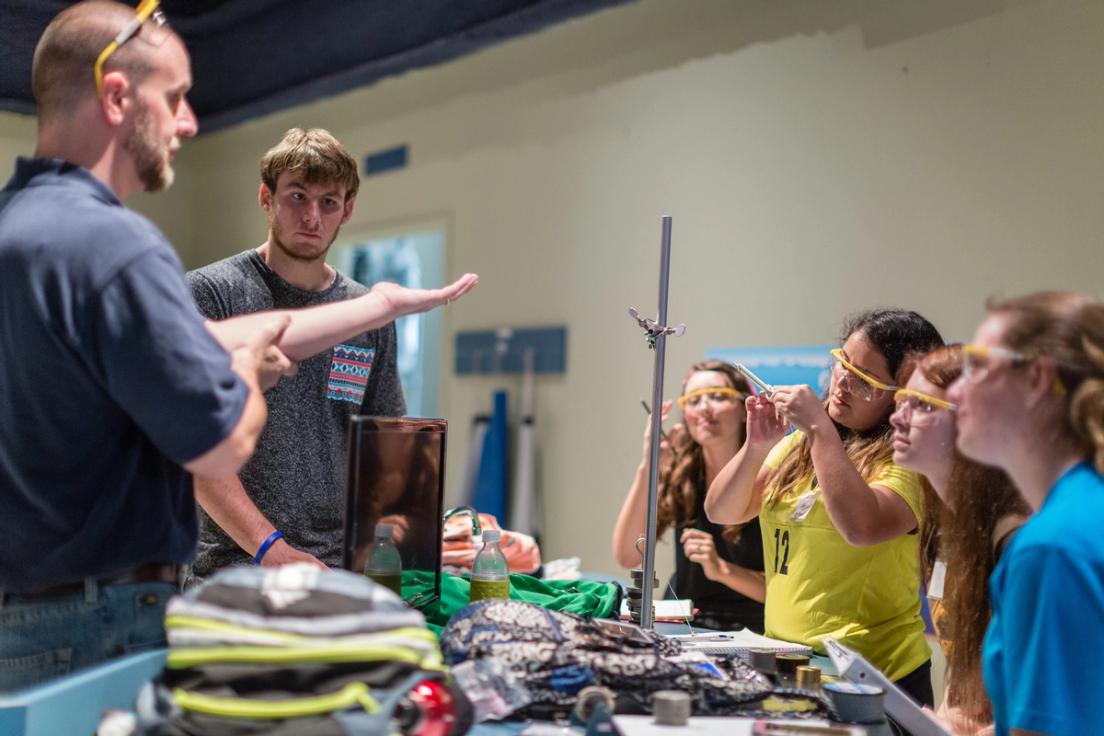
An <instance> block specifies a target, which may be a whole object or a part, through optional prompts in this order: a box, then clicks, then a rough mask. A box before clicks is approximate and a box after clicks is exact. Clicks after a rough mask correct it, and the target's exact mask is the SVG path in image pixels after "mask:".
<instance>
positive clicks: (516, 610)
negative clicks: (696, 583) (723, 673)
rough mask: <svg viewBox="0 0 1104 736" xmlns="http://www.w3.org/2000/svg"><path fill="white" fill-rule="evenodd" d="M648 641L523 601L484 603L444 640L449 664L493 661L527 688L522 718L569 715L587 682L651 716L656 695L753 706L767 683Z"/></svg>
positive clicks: (708, 704) (714, 709) (713, 708)
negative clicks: (719, 671) (717, 671)
mask: <svg viewBox="0 0 1104 736" xmlns="http://www.w3.org/2000/svg"><path fill="white" fill-rule="evenodd" d="M645 633H646V635H647V636H646V640H642V639H636V638H631V637H630V636H628V635H625V634H620V633H615V632H611V631H609V630H607V629H605V628H602V627H600V626H599V625H598V624H596V623H594V622H593V621H592V620H589V619H585V618H582V617H579V616H574V615H572V614H567V613H560V612H557V611H548V610H545V609H543V608H540V607H539V606H535V605H532V604H530V603H523V602H521V601H508V600H493V601H480V602H479V603H475V604H472V605H470V606H468V607H467V608H465V609H463V610H461V611H459V612H458V613H457V614H456V615H454V616H453V617H452V620H451V621H450V622H449V625H448V626H447V627H446V628H445V630H444V632H443V634H442V635H441V650H442V652H443V653H444V656H445V661H446V662H447V663H448V664H450V665H455V664H458V663H460V662H463V661H465V660H468V659H479V658H483V657H494V658H496V659H498V660H500V661H501V662H503V663H504V664H505V665H506V666H507V668H508V669H509V670H510V671H511V673H512V674H513V675H514V676H515V677H516V678H517V679H518V680H520V681H521V682H523V683H524V684H525V686H526V687H528V688H529V691H530V695H531V696H532V702H531V704H530V705H529V706H527V707H526V708H525V709H524V710H522V711H521V712H520V713H519V714H518V715H521V716H525V717H537V718H549V717H554V716H559V715H563V714H566V713H567V712H568V711H570V710H571V708H572V707H574V705H575V700H576V695H577V694H578V693H579V691H580V690H582V689H583V688H584V687H586V686H588V685H602V686H605V687H608V688H610V689H611V690H612V691H613V692H615V693H616V694H617V711H618V712H630V713H631V712H637V713H639V712H647V711H649V710H650V704H651V698H652V695H654V694H655V693H656V692H657V691H659V690H682V691H684V692H687V693H689V694H690V698H691V703H692V710H693V713H694V714H696V715H728V714H732V713H736V712H737V711H741V710H743V709H745V708H749V707H750V708H755V707H756V706H757V705H758V703H759V701H761V700H762V699H763V698H764V697H766V696H767V695H768V694H769V693H770V692H771V685H770V683H769V682H768V681H767V680H766V678H764V677H763V676H762V675H761V674H759V673H758V672H756V671H755V670H754V669H752V668H751V667H750V666H748V665H747V664H745V663H744V662H742V661H739V660H735V661H733V662H732V663H731V664H730V666H729V675H730V677H729V678H728V679H722V678H720V677H717V676H716V675H714V674H711V673H710V672H708V671H707V670H705V669H701V668H699V667H697V666H695V665H694V664H691V663H686V662H675V661H672V660H671V659H670V657H675V656H677V655H679V654H680V647H679V644H678V643H676V642H675V641H673V640H671V639H665V638H663V637H660V636H658V635H656V634H654V633H652V632H645Z"/></svg>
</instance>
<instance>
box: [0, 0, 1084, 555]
mask: <svg viewBox="0 0 1104 736" xmlns="http://www.w3.org/2000/svg"><path fill="white" fill-rule="evenodd" d="M1102 33H1104V4H1102V3H1099V2H1096V1H1095V0H1081V1H1077V0H1063V1H1062V2H1027V1H1016V0H1006V1H1004V2H1000V1H997V0H975V1H969V2H968V1H966V0H944V1H936V2H929V1H925V2H917V1H914V2H911V3H907V4H906V3H871V2H866V1H858V0H855V1H853V2H847V1H840V2H833V3H825V2H820V1H819V0H809V1H808V2H785V1H783V2H778V1H776V2H763V1H761V0H760V1H758V2H752V1H750V0H741V1H739V2H736V1H733V2H721V1H719V0H680V1H679V2H671V1H670V0H643V1H642V2H638V3H635V4H632V5H629V6H626V7H623V8H619V9H614V10H611V11H607V12H603V13H599V14H597V15H594V16H591V17H588V18H585V19H582V20H579V21H576V22H572V23H569V24H566V25H562V26H558V27H555V28H552V29H550V30H548V31H546V32H544V33H541V34H538V35H536V36H532V37H528V38H522V39H519V40H516V41H513V42H510V43H507V44H504V45H501V46H497V47H494V48H492V49H489V50H486V51H484V52H481V53H479V54H476V55H474V56H470V57H467V58H464V59H461V60H459V61H456V62H453V63H451V64H447V65H444V66H441V67H436V68H432V69H428V70H423V71H418V72H414V73H410V74H406V75H404V76H402V77H399V78H397V79H391V80H387V81H384V82H383V83H380V84H378V85H375V86H373V87H371V88H369V89H366V90H362V91H358V92H355V93H351V94H347V95H344V96H341V97H338V98H335V99H330V100H327V101H325V102H322V103H318V104H313V105H310V106H306V107H302V108H299V109H295V110H292V111H289V112H285V113H281V114H278V115H274V116H271V117H268V118H265V119H263V120H260V121H256V122H253V123H249V124H246V125H243V126H239V127H237V128H234V129H231V130H228V131H224V132H218V133H213V134H210V135H206V136H203V137H201V138H200V139H198V140H197V141H194V142H192V143H190V144H188V145H187V146H186V147H185V149H184V151H183V152H182V155H181V156H180V159H179V164H180V165H179V169H180V171H179V179H180V186H179V187H178V188H174V190H173V192H172V193H170V194H168V195H161V196H159V197H157V198H142V199H140V200H139V199H138V198H136V200H135V204H136V205H137V206H139V207H141V208H143V209H146V210H147V211H148V212H150V214H151V215H152V216H153V217H154V218H155V219H156V220H157V221H158V222H159V223H161V224H162V225H163V227H164V228H165V230H166V231H167V232H168V233H169V235H170V237H171V238H172V239H173V240H174V241H175V242H176V243H177V245H178V246H179V247H180V250H181V253H182V257H183V259H184V261H185V263H186V264H187V265H189V266H196V265H200V264H203V263H205V262H208V261H210V260H213V259H216V258H219V257H223V256H225V255H229V254H231V253H234V252H236V251H239V250H241V249H243V248H245V247H248V246H252V245H255V244H257V243H259V242H260V241H261V240H262V239H263V237H264V222H263V219H262V217H261V215H260V213H259V212H258V210H257V207H256V187H257V175H256V161H257V159H258V158H259V156H260V155H261V153H262V152H263V151H264V150H265V149H266V148H267V147H268V146H269V145H271V144H272V143H273V142H274V141H275V140H276V139H277V138H278V137H279V135H280V134H281V133H282V131H283V130H285V129H286V128H287V127H290V126H292V125H308V126H314V125H317V126H323V127H327V128H329V129H331V130H332V131H333V132H334V133H335V134H336V135H337V136H338V137H339V138H341V139H342V140H343V141H344V142H345V143H346V144H347V145H348V146H349V147H350V149H351V150H352V151H353V152H354V154H356V155H358V156H360V155H363V154H364V153H368V152H372V151H375V150H378V149H381V148H385V147H389V146H392V145H396V144H400V143H405V144H408V145H409V146H410V158H411V160H410V166H409V167H408V168H407V169H405V170H403V171H401V172H397V173H392V174H387V175H384V176H380V177H378V178H372V179H368V180H366V181H365V182H364V185H363V187H362V190H361V192H362V194H361V196H360V198H359V201H358V209H357V212H356V214H355V216H354V220H353V222H352V223H351V224H350V226H349V227H348V228H347V229H348V230H356V231H360V232H363V231H368V230H372V229H374V228H388V227H392V226H396V225H401V224H402V223H404V222H410V221H416V220H422V219H424V218H438V217H439V218H444V219H445V221H447V222H448V223H449V243H448V248H449V255H448V257H449V271H450V273H452V274H458V273H460V272H461V271H463V270H474V271H478V272H479V273H480V275H481V277H482V283H481V284H480V286H479V287H478V289H477V291H476V292H474V293H473V294H472V295H470V296H469V297H467V298H466V299H465V300H464V301H463V302H461V303H460V304H458V305H456V306H453V307H450V308H449V309H448V310H447V313H446V315H445V329H446V332H447V336H446V341H447V344H446V345H445V346H444V352H443V355H444V365H443V366H442V380H443V391H442V408H443V411H442V413H443V415H444V416H445V417H447V418H448V419H449V420H451V421H452V423H453V433H452V437H450V443H449V444H450V465H449V475H450V480H451V483H450V485H453V486H454V485H455V482H456V481H457V479H458V478H459V474H460V469H461V467H462V460H463V457H464V454H465V450H466V439H467V438H466V427H467V424H468V421H469V418H470V417H471V415H472V414H473V413H475V412H478V411H482V410H485V408H486V406H487V404H488V394H489V391H490V390H491V388H492V387H494V386H496V385H499V384H503V385H506V386H508V387H511V388H514V387H516V385H517V384H516V382H514V381H513V380H511V379H506V380H504V381H497V380H493V379H480V378H475V379H473V378H457V377H454V376H453V375H452V371H451V360H452V344H453V343H452V341H453V334H454V332H455V331H456V330H458V329H477V328H488V327H493V326H498V325H503V324H507V325H540V324H559V323H562V324H566V325H568V328H569V341H570V344H569V370H568V372H567V374H566V375H564V376H559V377H553V378H547V379H542V380H541V381H540V382H539V390H538V402H539V412H538V425H537V426H538V435H539V441H540V445H541V456H542V458H541V474H540V479H541V485H542V487H543V490H544V493H545V495H546V502H545V504H546V510H547V514H548V519H549V523H548V533H547V539H546V543H545V548H544V552H545V556H546V557H547V558H553V557H558V556H564V555H570V554H578V555H580V556H581V557H582V558H583V563H584V566H585V567H586V568H588V569H592V570H607V571H613V570H614V569H615V568H614V564H613V561H612V559H611V555H610V552H609V536H610V530H611V527H612V524H613V520H614V518H615V515H616V513H617V510H618V508H619V506H620V503H621V499H622V496H623V493H624V491H625V487H626V484H627V483H628V481H629V479H630V477H631V475H632V471H633V469H634V467H635V465H636V463H637V461H638V458H639V453H640V432H641V429H642V424H643V419H644V417H643V412H642V411H641V410H640V407H639V405H638V398H639V397H640V396H642V395H647V394H648V392H649V391H650V381H651V369H652V366H651V354H650V353H649V352H648V351H647V350H646V349H645V348H644V346H643V340H642V338H641V335H640V333H639V331H638V330H637V328H636V327H635V326H633V324H632V323H631V322H630V321H629V319H628V317H627V316H626V313H625V309H626V307H628V306H629V305H635V306H637V307H640V308H642V309H643V310H644V311H646V312H650V313H654V311H655V285H656V277H657V261H658V243H659V218H660V216H661V215H663V214H670V215H672V216H674V247H673V258H672V277H671V316H672V318H673V320H674V321H685V322H686V323H687V324H688V325H689V328H688V331H687V334H686V336H685V337H684V338H681V339H679V340H675V341H672V342H671V343H670V344H669V349H668V375H669V380H668V382H667V389H668V392H669V393H671V392H674V391H675V390H676V389H677V386H678V381H679V379H681V377H682V375H683V371H684V370H685V367H686V366H687V365H688V364H689V363H691V362H692V361H694V360H695V359H697V358H698V357H699V356H701V354H702V353H703V352H704V351H705V350H706V348H707V347H708V346H713V345H769V344H786V343H807V342H824V341H828V340H831V339H832V337H833V335H834V334H835V331H836V330H837V329H838V325H839V323H840V320H841V317H842V316H843V315H844V314H845V313H847V312H849V311H851V310H855V309H859V308H862V307H865V306H871V305H880V304H899V305H903V306H908V307H912V308H916V309H919V310H920V311H922V312H923V313H925V314H926V315H928V316H929V317H930V318H931V319H932V320H933V321H934V322H935V323H936V324H937V325H938V326H939V327H940V328H941V329H942V330H943V331H944V332H945V334H946V335H948V336H953V337H963V336H968V335H969V334H970V332H971V330H972V328H973V325H974V324H975V323H976V322H977V320H978V318H979V317H980V315H981V312H982V308H981V304H982V300H983V298H984V297H985V296H986V295H987V294H990V293H993V292H995V291H1003V292H1006V293H1018V292H1023V291H1026V290H1033V289H1039V288H1043V287H1053V288H1068V289H1080V290H1085V291H1090V292H1093V293H1096V294H1101V293H1102V292H1104V289H1102V288H1101V283H1102V277H1104V258H1102V257H1101V239H1102V233H1104V207H1102V206H1101V202H1104V146H1102V145H1101V140H1102V138H1104V95H1101V94H1100V73H1101V70H1102V69H1104V44H1101V43H1100V39H1101V37H1102ZM3 130H5V128H0V131H3ZM305 431H307V430H305ZM670 561H671V553H670V549H669V548H666V549H664V550H663V551H661V553H660V556H659V562H660V569H661V570H662V571H665V570H669V569H670Z"/></svg>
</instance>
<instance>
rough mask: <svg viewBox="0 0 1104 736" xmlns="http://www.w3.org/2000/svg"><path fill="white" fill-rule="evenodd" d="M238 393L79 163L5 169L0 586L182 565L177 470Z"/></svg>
mask: <svg viewBox="0 0 1104 736" xmlns="http://www.w3.org/2000/svg"><path fill="white" fill-rule="evenodd" d="M247 397H248V389H247V388H246V386H245V384H244V383H243V382H242V381H241V380H240V379H239V378H238V377H237V376H236V375H235V374H234V373H233V372H232V371H231V369H230V358H229V356H228V355H227V353H226V352H225V351H224V350H222V348H221V347H219V345H218V344H217V343H216V342H215V340H214V338H212V337H211V335H210V334H209V333H208V332H207V330H206V328H205V327H204V325H203V319H202V317H201V316H200V315H199V312H198V311H197V310H196V308H195V304H194V302H193V301H192V297H191V294H190V293H189V291H188V287H187V284H186V283H185V280H184V271H183V268H182V267H181V265H180V261H179V259H178V258H177V257H176V254H175V253H174V252H173V250H172V248H171V247H170V246H169V244H168V242H166V240H165V238H164V236H162V235H161V233H160V232H159V231H158V230H157V228H156V227H154V225H153V224H152V223H150V222H149V221H148V220H146V219H145V218H143V217H141V216H140V215H138V214H136V213H134V212H132V211H130V210H128V209H127V208H125V207H124V206H123V205H122V203H121V202H120V201H119V200H118V199H117V198H116V197H115V195H114V194H113V193H112V192H111V190H110V189H108V188H107V187H106V186H105V185H104V184H103V183H102V182H100V181H99V180H98V179H96V178H95V177H94V176H92V174H91V173H90V172H89V171H87V170H86V169H83V168H81V167H79V166H75V165H73V164H68V163H65V162H62V161H55V160H48V159H23V158H21V159H19V160H18V161H17V162H16V168H15V173H14V175H13V176H12V179H11V181H10V182H9V183H8V186H7V187H6V188H5V189H4V190H3V191H2V192H0V589H7V590H9V591H21V590H32V589H38V588H42V587H45V586H49V585H53V584H56V583H59V582H66V581H73V580H79V579H81V578H82V577H86V576H100V575H107V574H110V573H113V572H118V571H121V570H125V569H127V568H130V567H133V566H135V565H139V564H142V563H145V562H176V563H183V562H187V561H188V560H190V559H191V557H192V555H193V554H194V552H195V544H196V534H197V525H196V512H195V502H194V499H193V497H192V492H191V477H190V476H189V475H188V473H187V472H186V471H184V469H183V468H182V467H181V465H182V464H183V463H185V462H187V461H189V460H194V459H195V458H197V457H199V456H200V455H202V454H204V453H205V452H207V451H208V450H211V449H212V448H213V447H215V446H216V445H217V444H218V443H219V442H221V441H222V440H223V439H225V438H226V437H227V436H228V435H229V434H230V431H231V430H232V429H233V427H234V426H235V424H236V423H237V421H238V419H239V418H240V416H241V413H242V411H243V408H244V406H245V401H246V398H247Z"/></svg>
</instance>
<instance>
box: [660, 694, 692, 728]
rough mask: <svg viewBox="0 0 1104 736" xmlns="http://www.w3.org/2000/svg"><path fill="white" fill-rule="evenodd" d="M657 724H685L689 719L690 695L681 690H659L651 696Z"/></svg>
mask: <svg viewBox="0 0 1104 736" xmlns="http://www.w3.org/2000/svg"><path fill="white" fill-rule="evenodd" d="M652 711H653V712H654V713H655V722H656V725H658V726H685V725H686V723H687V722H688V721H689V720H690V696H689V695H688V694H687V693H684V692H682V691H681V690H660V691H659V692H658V693H656V694H655V695H653V696H652Z"/></svg>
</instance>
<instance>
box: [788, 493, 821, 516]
mask: <svg viewBox="0 0 1104 736" xmlns="http://www.w3.org/2000/svg"><path fill="white" fill-rule="evenodd" d="M818 496H820V491H809V492H808V493H806V494H805V495H804V496H802V497H801V498H799V499H797V506H795V507H794V510H793V513H792V514H790V518H791V519H793V520H794V521H805V517H806V516H808V515H809V512H810V511H812V509H813V504H815V503H816V500H817V497H818Z"/></svg>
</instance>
